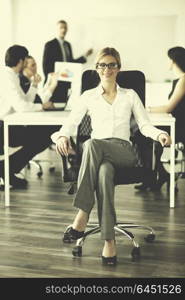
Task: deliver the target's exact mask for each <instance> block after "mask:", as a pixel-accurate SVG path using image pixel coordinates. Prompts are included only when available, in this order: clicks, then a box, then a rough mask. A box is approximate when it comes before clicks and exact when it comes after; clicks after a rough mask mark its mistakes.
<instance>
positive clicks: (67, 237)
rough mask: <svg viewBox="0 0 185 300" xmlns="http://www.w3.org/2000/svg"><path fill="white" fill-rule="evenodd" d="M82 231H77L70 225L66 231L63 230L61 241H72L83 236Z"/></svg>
mask: <svg viewBox="0 0 185 300" xmlns="http://www.w3.org/2000/svg"><path fill="white" fill-rule="evenodd" d="M83 235H84V231H78V230H76V229H73V227H72V226H69V227H68V228H67V229H66V231H65V232H64V236H63V242H64V243H73V242H75V241H76V240H78V239H80V238H81V237H83Z"/></svg>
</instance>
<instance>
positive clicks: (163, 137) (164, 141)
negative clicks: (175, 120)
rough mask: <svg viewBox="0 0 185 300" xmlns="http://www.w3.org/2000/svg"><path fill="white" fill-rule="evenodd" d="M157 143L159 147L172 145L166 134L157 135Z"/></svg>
mask: <svg viewBox="0 0 185 300" xmlns="http://www.w3.org/2000/svg"><path fill="white" fill-rule="evenodd" d="M158 141H159V142H160V143H161V145H162V146H163V147H164V146H169V145H171V143H172V140H171V137H170V136H169V135H168V134H166V133H161V134H159V136H158Z"/></svg>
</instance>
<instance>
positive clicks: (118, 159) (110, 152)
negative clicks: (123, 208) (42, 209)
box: [74, 138, 137, 240]
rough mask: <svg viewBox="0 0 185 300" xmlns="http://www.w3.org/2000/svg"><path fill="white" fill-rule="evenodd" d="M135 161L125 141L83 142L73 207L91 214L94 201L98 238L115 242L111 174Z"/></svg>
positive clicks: (96, 140) (133, 154) (132, 151)
mask: <svg viewBox="0 0 185 300" xmlns="http://www.w3.org/2000/svg"><path fill="white" fill-rule="evenodd" d="M136 162H137V156H136V153H135V151H134V149H133V147H132V145H131V144H130V143H129V142H127V141H124V140H121V139H117V138H111V139H102V140H99V139H89V140H87V141H86V142H85V143H84V148H83V155H82V162H81V167H80V171H79V176H78V185H77V193H76V196H75V199H74V206H75V207H77V208H79V209H82V210H83V211H85V212H86V213H88V214H90V212H91V210H92V208H93V206H94V203H95V192H96V198H97V209H98V219H99V224H100V226H101V237H102V239H104V240H112V239H114V236H115V233H114V225H115V223H116V212H115V208H114V190H115V186H114V173H115V168H116V167H133V166H134V165H135V164H136Z"/></svg>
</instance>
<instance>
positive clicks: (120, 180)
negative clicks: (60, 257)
mask: <svg viewBox="0 0 185 300" xmlns="http://www.w3.org/2000/svg"><path fill="white" fill-rule="evenodd" d="M117 82H118V84H119V85H120V86H121V87H124V88H132V89H134V90H135V91H136V92H137V93H138V95H139V96H140V98H141V100H142V101H143V103H144V102H145V77H144V74H143V73H142V72H140V71H121V72H119V74H118V77H117ZM98 83H99V79H98V76H97V74H96V72H95V71H91V70H87V71H85V72H84V73H83V76H82V92H83V91H85V90H88V89H91V88H94V87H96V86H97V85H98ZM90 124H91V122H90V117H89V116H88V115H85V116H84V118H83V120H82V122H81V124H80V125H79V127H78V133H77V139H76V145H75V150H76V156H69V160H71V161H72V160H73V161H74V169H73V172H71V168H70V169H68V168H67V159H66V157H64V156H62V162H63V172H64V174H63V179H64V182H69V181H72V184H73V188H72V187H71V189H70V191H69V193H70V194H72V193H74V190H75V189H74V184H76V180H77V176H78V170H79V166H80V162H81V155H82V145H83V142H84V141H85V140H87V139H88V138H90V133H91V125H90ZM132 129H133V130H132V131H133V135H132V141H133V144H134V143H135V136H134V135H135V133H136V129H135V128H132ZM147 143H148V145H149V144H150V145H151V147H153V145H155V143H158V142H154V143H153V141H152V140H151V139H147ZM147 143H146V144H147ZM158 144H159V143H158ZM152 153H154V150H153V151H151V155H152ZM152 165H153V164H152ZM68 171H69V172H68ZM153 172H155V170H153V171H152V166H151V168H150V169H148V168H145V167H144V165H143V164H142V162H141V161H140V163H139V164H138V166H137V167H134V168H128V169H127V170H126V169H125V168H124V169H121V168H120V169H117V170H116V174H115V185H122V184H133V183H139V182H142V181H143V177H144V176H146V174H147V176H148V178H150V176H152V175H153ZM71 173H73V175H72V176H71ZM70 177H71V178H70ZM88 227H90V229H89V230H88V229H87V230H86V231H85V233H84V236H83V237H82V238H80V239H78V240H77V242H76V246H75V247H74V249H73V251H72V254H73V256H79V257H80V256H82V246H83V244H84V241H85V239H86V237H87V236H90V235H91V234H95V233H99V232H100V226H99V224H91V223H89V224H88V225H87V228H88ZM135 228H142V229H145V230H148V231H149V233H148V234H147V235H146V237H145V241H147V242H152V241H154V239H155V233H154V230H153V229H152V228H151V227H150V226H146V225H141V224H134V223H130V222H129V223H125V222H118V223H117V224H116V225H115V227H114V229H115V231H116V233H118V234H123V235H124V236H126V237H127V238H128V239H129V240H130V241H131V242H132V244H133V249H132V252H131V255H132V258H133V259H137V258H138V257H139V256H140V247H139V244H138V242H137V241H136V240H135V238H134V235H133V233H132V232H131V231H128V230H127V229H135ZM65 233H66V236H65ZM65 233H64V239H63V241H64V242H66V243H67V242H68V243H70V242H72V241H70V240H69V239H68V235H67V230H66V231H65Z"/></svg>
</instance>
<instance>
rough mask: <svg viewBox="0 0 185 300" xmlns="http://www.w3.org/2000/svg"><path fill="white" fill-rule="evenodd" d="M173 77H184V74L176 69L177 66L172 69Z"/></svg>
mask: <svg viewBox="0 0 185 300" xmlns="http://www.w3.org/2000/svg"><path fill="white" fill-rule="evenodd" d="M174 75H175V77H176V78H178V79H179V78H181V77H182V76H184V75H185V72H184V71H182V70H181V69H180V68H178V67H177V66H176V67H175V68H174Z"/></svg>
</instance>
